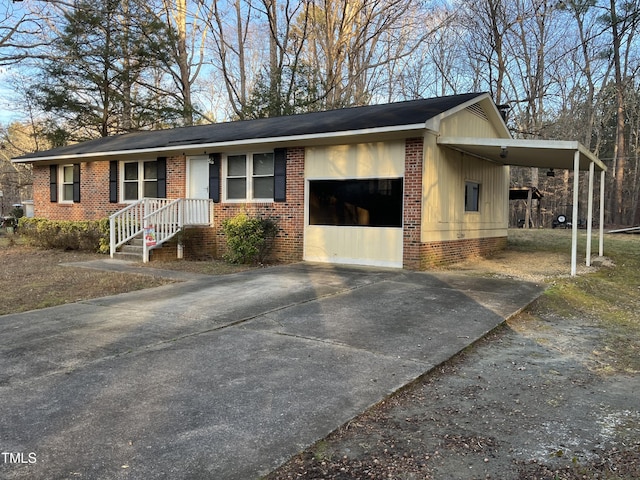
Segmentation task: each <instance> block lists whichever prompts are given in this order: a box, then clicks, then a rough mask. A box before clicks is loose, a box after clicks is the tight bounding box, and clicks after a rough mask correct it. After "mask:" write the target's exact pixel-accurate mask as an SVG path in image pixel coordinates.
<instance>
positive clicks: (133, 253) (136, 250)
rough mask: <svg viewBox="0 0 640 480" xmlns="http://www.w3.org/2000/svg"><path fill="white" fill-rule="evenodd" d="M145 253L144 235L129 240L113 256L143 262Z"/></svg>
mask: <svg viewBox="0 0 640 480" xmlns="http://www.w3.org/2000/svg"><path fill="white" fill-rule="evenodd" d="M142 255H143V247H142V235H139V236H137V237H135V238H132V239H131V240H129V242H128V243H125V244H124V245H122V246H121V247H120V249H119V250H118V251H116V252H115V254H114V256H113V258H116V259H118V260H128V261H131V262H141V261H142Z"/></svg>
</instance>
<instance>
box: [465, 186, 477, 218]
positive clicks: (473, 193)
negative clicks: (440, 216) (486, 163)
mask: <svg viewBox="0 0 640 480" xmlns="http://www.w3.org/2000/svg"><path fill="white" fill-rule="evenodd" d="M464 211H465V212H478V211H480V184H479V183H476V182H465V184H464Z"/></svg>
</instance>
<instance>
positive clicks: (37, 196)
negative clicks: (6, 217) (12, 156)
mask: <svg viewBox="0 0 640 480" xmlns="http://www.w3.org/2000/svg"><path fill="white" fill-rule="evenodd" d="M186 165H187V160H186V158H185V157H184V156H178V157H168V158H167V198H171V199H175V198H182V197H184V196H185V192H186V183H185V182H186ZM33 205H34V215H35V216H36V217H42V218H48V219H49V220H74V221H77V220H100V219H101V218H105V217H108V216H109V215H111V214H112V213H115V212H117V211H118V210H121V209H123V208H124V207H126V206H127V204H125V203H109V162H106V161H100V162H86V163H81V164H80V202H79V203H60V202H51V201H50V197H49V166H48V165H45V166H41V165H37V164H36V165H34V166H33Z"/></svg>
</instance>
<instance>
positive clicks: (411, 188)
mask: <svg viewBox="0 0 640 480" xmlns="http://www.w3.org/2000/svg"><path fill="white" fill-rule="evenodd" d="M404 148H405V153H404V211H403V227H402V264H403V266H404V268H408V269H411V270H419V269H420V266H421V260H420V258H421V248H420V245H421V244H420V235H421V226H422V170H423V169H422V162H423V158H424V140H423V139H422V138H408V139H407V140H406V141H405V147H404Z"/></svg>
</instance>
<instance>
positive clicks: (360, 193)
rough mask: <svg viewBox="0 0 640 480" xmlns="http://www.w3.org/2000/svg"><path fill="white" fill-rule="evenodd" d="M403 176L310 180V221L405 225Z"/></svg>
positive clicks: (328, 223) (368, 225) (388, 225)
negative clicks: (403, 222)
mask: <svg viewBox="0 0 640 480" xmlns="http://www.w3.org/2000/svg"><path fill="white" fill-rule="evenodd" d="M402 189H403V187H402V179H401V178H393V179H357V180H314V181H310V182H309V224H310V225H334V226H359V227H398V228H399V227H402Z"/></svg>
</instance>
